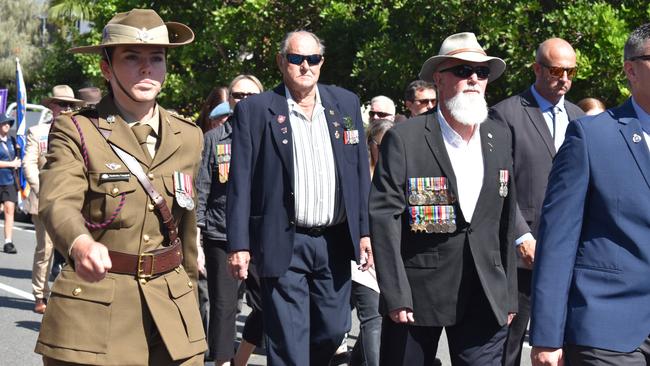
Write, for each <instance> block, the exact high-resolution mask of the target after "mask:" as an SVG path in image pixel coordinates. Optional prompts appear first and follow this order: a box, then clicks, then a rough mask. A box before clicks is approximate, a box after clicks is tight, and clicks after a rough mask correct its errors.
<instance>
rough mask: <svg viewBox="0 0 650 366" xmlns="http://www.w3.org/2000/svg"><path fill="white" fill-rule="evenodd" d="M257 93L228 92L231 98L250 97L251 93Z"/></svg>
mask: <svg viewBox="0 0 650 366" xmlns="http://www.w3.org/2000/svg"><path fill="white" fill-rule="evenodd" d="M255 94H257V93H244V92H232V93H230V96H232V99H238V100H239V99H246V98H248V97H250V96H251V95H255Z"/></svg>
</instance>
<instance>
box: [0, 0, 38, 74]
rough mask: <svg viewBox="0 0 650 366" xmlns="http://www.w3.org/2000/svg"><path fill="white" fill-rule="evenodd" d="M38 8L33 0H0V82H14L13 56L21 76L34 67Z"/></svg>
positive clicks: (31, 71) (35, 61)
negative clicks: (18, 59) (21, 69)
mask: <svg viewBox="0 0 650 366" xmlns="http://www.w3.org/2000/svg"><path fill="white" fill-rule="evenodd" d="M42 10H43V8H42V6H40V5H39V3H38V2H36V1H34V0H22V1H15V0H0V85H2V86H10V85H11V86H13V85H14V84H15V79H16V57H18V58H20V64H21V66H22V68H23V74H24V76H25V78H28V77H29V76H30V75H31V74H32V73H33V71H34V70H35V69H37V68H38V66H39V62H40V60H41V47H42V44H41V42H42V40H41V19H40V18H39V16H41V14H42Z"/></svg>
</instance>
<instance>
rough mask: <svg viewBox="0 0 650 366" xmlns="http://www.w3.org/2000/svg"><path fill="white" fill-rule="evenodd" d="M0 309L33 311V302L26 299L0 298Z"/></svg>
mask: <svg viewBox="0 0 650 366" xmlns="http://www.w3.org/2000/svg"><path fill="white" fill-rule="evenodd" d="M0 308H13V309H19V310H28V311H32V310H33V309H34V302H33V301H31V300H26V299H17V298H13V297H5V296H0Z"/></svg>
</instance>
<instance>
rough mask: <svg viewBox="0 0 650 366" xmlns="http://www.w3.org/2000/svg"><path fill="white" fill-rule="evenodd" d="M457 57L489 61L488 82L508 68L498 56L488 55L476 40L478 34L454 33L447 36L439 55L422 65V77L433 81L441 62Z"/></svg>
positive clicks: (465, 59) (471, 60)
mask: <svg viewBox="0 0 650 366" xmlns="http://www.w3.org/2000/svg"><path fill="white" fill-rule="evenodd" d="M449 59H457V60H464V61H469V62H487V63H488V65H489V67H490V76H489V77H488V82H490V81H494V80H496V79H497V78H498V77H499V76H501V74H503V71H505V69H506V63H505V61H503V60H502V59H500V58H498V57H492V56H488V55H487V54H486V53H485V51H484V50H483V47H481V45H480V44H479V43H478V40H476V35H474V33H470V32H464V33H457V34H452V35H451V36H449V37H447V38H446V39H445V41H444V42H442V46H440V51H438V55H436V56H433V57H430V58H429V59H428V60H426V61H425V62H424V64H423V65H422V69H421V70H420V79H422V80H424V81H428V82H433V73H434V72H436V70H437V69H438V66H440V64H441V63H443V62H445V61H447V60H449Z"/></svg>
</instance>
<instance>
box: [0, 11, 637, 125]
mask: <svg viewBox="0 0 650 366" xmlns="http://www.w3.org/2000/svg"><path fill="white" fill-rule="evenodd" d="M0 1H1V0H0ZM67 1H69V2H71V3H77V4H84V5H86V8H85V9H86V13H84V14H89V15H92V21H93V22H94V24H95V25H96V26H95V27H94V28H93V30H92V31H91V32H90V33H87V34H78V33H76V32H74V30H70V29H67V30H65V31H63V32H62V33H59V34H56V37H55V40H54V42H53V43H52V44H51V45H50V47H49V48H48V49H46V50H44V52H45V55H47V57H45V60H46V62H45V67H42V68H41V72H39V73H38V75H37V78H36V79H35V80H32V84H33V85H34V86H36V90H37V92H36V93H46V92H47V90H49V89H47V88H46V85H48V86H49V85H51V84H56V83H64V82H65V83H68V84H71V85H73V86H74V87H80V86H83V85H85V84H88V83H92V84H95V85H103V80H102V79H101V75H100V73H99V67H98V59H97V57H96V56H89V55H74V56H72V55H69V54H65V53H64V50H65V49H66V48H69V47H71V46H73V45H85V44H96V43H98V42H99V40H100V35H101V30H102V29H101V27H102V26H103V25H104V24H106V22H108V20H109V19H110V18H111V17H112V16H113V15H114V14H115V13H116V12H118V11H127V10H129V9H131V8H135V7H151V8H153V9H155V10H156V11H158V13H159V14H160V15H161V17H162V18H163V19H165V20H167V21H172V20H173V21H179V22H183V23H185V24H187V25H189V26H190V27H191V28H192V29H193V30H194V32H195V33H196V41H195V42H194V43H192V44H191V45H189V46H185V47H180V48H176V49H173V50H171V52H170V53H169V56H168V77H167V81H166V86H165V88H164V89H163V94H161V97H160V100H161V104H163V105H165V106H168V107H170V108H175V109H177V110H180V111H181V112H183V113H186V114H189V115H193V114H195V113H197V111H198V110H199V109H200V105H201V103H202V102H203V99H204V98H205V96H207V95H208V93H209V92H210V90H211V89H212V88H213V87H215V86H220V85H227V84H228V83H229V82H230V80H231V79H232V78H233V77H234V76H236V75H237V74H239V73H250V74H254V75H256V76H257V77H259V78H260V80H261V81H262V82H263V84H264V85H265V87H266V88H271V87H273V86H275V85H276V84H277V83H279V82H280V74H279V72H278V70H277V67H276V61H275V55H276V53H277V50H278V47H279V42H280V40H281V39H282V37H283V35H284V34H285V33H286V32H288V31H291V30H295V29H308V30H311V31H313V32H315V33H316V34H318V35H319V36H320V37H321V38H322V39H324V41H325V44H326V47H327V50H326V53H325V64H324V66H323V69H322V73H321V81H322V82H325V83H331V84H337V85H340V86H343V87H346V88H348V89H351V90H353V91H355V92H356V93H357V94H359V95H360V97H361V99H362V100H365V101H367V100H369V99H370V98H371V97H372V96H374V95H378V94H383V95H387V96H389V97H391V98H393V99H394V100H396V101H401V100H402V97H403V89H404V87H405V85H406V84H407V83H409V82H410V81H412V80H414V79H416V78H417V75H418V73H419V70H420V67H421V65H422V63H423V62H424V61H425V60H426V59H427V58H428V57H430V56H432V55H435V54H437V53H438V49H439V47H440V44H441V43H442V41H443V40H444V38H445V37H447V36H448V35H450V34H452V33H457V32H462V31H471V32H475V33H476V34H477V36H478V38H479V41H480V42H481V43H482V44H483V46H484V47H485V48H486V49H487V50H488V53H489V54H490V55H496V56H499V57H502V58H503V59H504V60H505V61H506V63H507V64H508V68H507V70H506V72H505V74H504V76H503V77H501V78H500V79H499V80H497V81H495V82H494V83H492V84H490V86H489V87H488V101H489V102H490V104H492V103H495V102H497V101H499V100H501V99H503V98H505V97H507V96H509V95H512V94H515V93H518V92H520V91H521V90H523V89H524V88H526V87H528V86H529V85H530V84H531V83H532V82H533V80H534V74H533V72H532V69H531V64H532V62H533V60H534V53H535V49H536V48H537V45H538V44H539V43H540V42H542V41H543V40H544V39H547V38H550V37H562V38H565V39H566V40H567V41H569V42H570V43H571V44H573V45H574V48H575V49H576V51H577V53H578V66H579V72H578V76H577V77H576V79H575V80H574V83H573V89H572V90H571V92H570V94H569V98H570V99H572V100H578V99H580V98H582V97H585V96H595V97H599V98H601V99H603V100H605V101H606V103H607V104H608V105H609V106H613V105H615V104H616V103H619V102H621V101H622V100H623V99H624V98H625V97H626V96H627V95H628V94H629V92H628V91H627V88H626V83H625V80H624V75H623V74H622V71H621V70H622V52H623V44H624V42H625V40H626V38H627V35H628V34H629V32H630V31H631V30H632V29H634V28H636V27H637V26H639V25H640V24H642V23H644V22H647V19H649V16H650V5H649V4H648V3H647V2H646V1H640V0H610V1H605V0H597V1H588V0H575V1H571V2H565V1H553V0H544V1H538V0H516V1H512V0H473V1H470V0H444V1H434V2H432V1H429V0H408V1H407V0H390V1H389V0H354V1H349V0H348V1H340V0H331V1H325V0H309V1H307V0H287V1H282V0H223V1H215V0H193V1H191V2H190V1H184V0H176V1H169V0H166V1H162V0H161V1H155V2H154V1H143V0H103V1H86V2H80V1H79V0H67ZM64 2H66V1H58V2H57V3H64ZM62 29H63V28H62Z"/></svg>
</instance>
